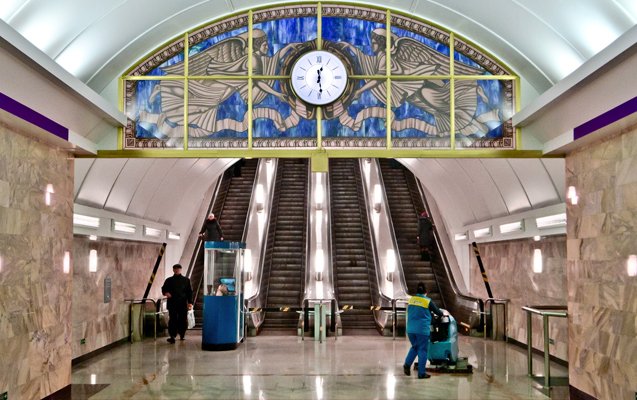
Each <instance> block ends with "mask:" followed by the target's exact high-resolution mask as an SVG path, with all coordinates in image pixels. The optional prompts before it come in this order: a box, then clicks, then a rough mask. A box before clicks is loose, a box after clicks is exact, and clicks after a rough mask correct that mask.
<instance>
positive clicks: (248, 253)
mask: <svg viewBox="0 0 637 400" xmlns="http://www.w3.org/2000/svg"><path fill="white" fill-rule="evenodd" d="M243 273H244V274H245V280H246V281H250V280H252V250H250V249H245V250H244V251H243Z"/></svg>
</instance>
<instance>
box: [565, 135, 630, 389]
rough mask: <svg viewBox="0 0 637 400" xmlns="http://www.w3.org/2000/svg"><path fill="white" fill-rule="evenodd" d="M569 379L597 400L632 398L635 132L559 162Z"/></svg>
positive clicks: (597, 144)
mask: <svg viewBox="0 0 637 400" xmlns="http://www.w3.org/2000/svg"><path fill="white" fill-rule="evenodd" d="M566 182H567V186H575V187H576V189H577V193H578V195H579V202H578V204H577V205H570V204H567V216H568V232H567V237H568V244H567V247H568V263H567V278H568V307H569V361H570V370H569V381H570V384H571V385H572V386H574V387H576V388H577V389H579V390H581V391H584V392H586V393H588V394H590V395H592V396H595V397H596V398H599V399H613V400H621V399H625V400H628V399H630V400H633V399H635V396H636V393H637V277H635V276H629V275H628V273H627V266H626V261H627V258H628V256H629V255H631V254H637V127H635V126H633V127H632V128H630V129H627V130H625V131H623V132H616V133H615V134H613V135H612V136H607V137H606V138H605V139H604V140H603V141H600V142H597V143H594V144H592V145H590V146H588V147H586V148H582V149H580V150H578V151H576V152H573V153H572V154H570V155H568V156H567V158H566Z"/></svg>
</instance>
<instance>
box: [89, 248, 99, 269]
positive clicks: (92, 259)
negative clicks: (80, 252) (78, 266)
mask: <svg viewBox="0 0 637 400" xmlns="http://www.w3.org/2000/svg"><path fill="white" fill-rule="evenodd" d="M88 272H97V250H95V249H91V251H89V253H88Z"/></svg>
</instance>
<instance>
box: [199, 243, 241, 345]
mask: <svg viewBox="0 0 637 400" xmlns="http://www.w3.org/2000/svg"><path fill="white" fill-rule="evenodd" d="M245 247H246V245H245V243H243V242H225V241H224V242H206V243H205V245H204V249H205V253H204V282H205V285H204V293H203V329H202V341H201V348H202V349H203V350H232V349H236V348H237V346H238V345H239V343H241V342H242V341H243V334H244V329H243V326H244V322H243V312H242V307H243V273H242V272H243V257H244V250H245Z"/></svg>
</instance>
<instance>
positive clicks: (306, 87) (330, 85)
mask: <svg viewBox="0 0 637 400" xmlns="http://www.w3.org/2000/svg"><path fill="white" fill-rule="evenodd" d="M290 79H291V80H292V88H293V89H294V93H296V95H297V96H299V98H300V99H301V100H303V101H305V102H306V103H309V104H314V105H317V106H322V105H325V104H329V103H332V102H333V101H335V100H336V99H338V98H339V97H340V95H342V94H343V92H344V91H345V86H346V85H347V70H346V69H345V64H343V62H342V61H341V60H340V58H338V56H336V55H335V54H333V53H330V52H329V51H323V50H316V51H310V52H308V53H305V54H303V55H302V56H300V57H299V59H298V60H297V61H296V62H295V63H294V66H293V67H292V74H291V76H290Z"/></svg>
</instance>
